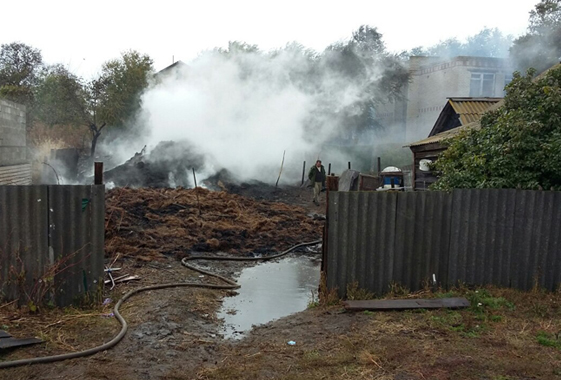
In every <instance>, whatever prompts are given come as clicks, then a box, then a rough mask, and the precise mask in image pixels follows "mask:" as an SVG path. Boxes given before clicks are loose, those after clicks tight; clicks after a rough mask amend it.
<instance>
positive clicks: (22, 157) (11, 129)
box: [0, 99, 28, 166]
mask: <svg viewBox="0 0 561 380" xmlns="http://www.w3.org/2000/svg"><path fill="white" fill-rule="evenodd" d="M25 121H26V120H25V106H23V105H20V104H17V103H14V102H10V101H8V100H3V99H0V166H9V165H19V164H26V163H28V162H27V146H26V145H27V144H26V137H25V136H26V130H25Z"/></svg>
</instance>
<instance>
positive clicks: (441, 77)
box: [405, 56, 512, 142]
mask: <svg viewBox="0 0 561 380" xmlns="http://www.w3.org/2000/svg"><path fill="white" fill-rule="evenodd" d="M410 73H411V82H410V84H409V89H408V92H407V99H408V102H407V116H406V131H405V139H406V141H407V142H412V141H415V140H419V139H422V138H425V137H427V136H428V135H429V133H430V131H431V129H432V127H433V126H434V123H435V122H436V119H437V118H438V115H440V112H441V111H442V109H443V108H444V105H445V104H446V99H447V98H451V97H469V96H472V95H471V94H470V81H471V77H472V73H476V74H477V73H481V74H483V73H485V74H494V86H493V92H492V93H490V94H485V95H480V94H477V95H474V96H488V97H502V96H503V92H504V87H505V79H508V78H510V76H511V74H512V68H511V67H510V66H509V65H508V62H507V61H506V60H505V59H501V58H486V57H464V56H459V57H454V58H449V59H445V60H442V59H435V58H434V57H411V59H410Z"/></svg>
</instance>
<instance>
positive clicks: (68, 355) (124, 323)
mask: <svg viewBox="0 0 561 380" xmlns="http://www.w3.org/2000/svg"><path fill="white" fill-rule="evenodd" d="M319 243H321V240H315V241H311V242H308V243H300V244H297V245H294V246H292V247H290V248H289V249H287V250H286V251H283V252H281V253H279V254H276V255H271V256H264V257H232V256H226V257H220V256H210V257H208V256H188V257H184V258H183V259H182V260H181V264H182V265H183V266H185V267H186V268H188V269H191V270H194V271H196V272H199V273H202V274H205V275H207V276H211V277H215V278H217V279H219V280H221V281H223V282H225V283H226V284H227V285H216V284H201V283H198V282H174V283H168V284H159V285H150V286H144V287H141V288H136V289H133V290H131V291H129V292H128V293H126V294H125V295H124V296H123V297H122V298H121V299H120V300H119V301H118V302H117V304H116V305H115V307H114V308H113V315H114V316H115V319H117V321H118V322H119V323H120V324H121V330H120V331H119V333H118V334H117V335H116V336H115V337H114V338H113V339H111V340H110V341H109V342H107V343H104V344H102V345H99V346H96V347H93V348H89V349H87V350H83V351H77V352H70V353H66V354H60V355H52V356H43V357H38V358H29V359H20V360H13V361H7V362H0V369H2V368H10V367H19V366H23V365H30V364H39V363H52V362H57V361H61V360H67V359H74V358H79V357H84V356H89V355H93V354H96V353H98V352H100V351H105V350H108V349H110V348H113V347H114V346H115V345H117V343H119V342H120V341H121V340H122V339H123V338H124V337H125V334H126V333H127V330H128V324H127V321H125V319H124V318H123V316H122V315H121V313H120V312H119V308H120V307H121V305H122V304H123V303H124V302H125V301H126V300H127V299H129V298H131V297H132V296H134V295H135V294H138V293H141V292H145V291H148V290H158V289H165V288H178V287H186V286H188V287H198V288H207V289H230V290H232V289H238V288H239V287H240V286H239V285H238V284H237V283H236V282H235V281H233V280H230V279H228V278H226V277H224V276H220V275H218V274H216V273H212V272H209V271H206V270H204V269H200V268H197V267H195V266H193V265H190V264H187V262H188V261H193V260H216V261H265V260H272V259H276V258H279V257H281V256H284V255H286V254H288V253H290V252H292V251H294V250H295V249H297V248H300V247H305V246H310V245H316V244H319Z"/></svg>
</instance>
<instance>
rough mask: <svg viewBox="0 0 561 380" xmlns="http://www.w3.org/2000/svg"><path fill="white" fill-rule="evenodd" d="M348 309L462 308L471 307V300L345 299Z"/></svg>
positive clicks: (459, 298)
mask: <svg viewBox="0 0 561 380" xmlns="http://www.w3.org/2000/svg"><path fill="white" fill-rule="evenodd" d="M343 304H344V305H345V309H347V310H357V311H358V310H379V311H383V310H408V309H440V308H449V309H461V308H466V307H469V301H468V300H467V299H465V298H463V297H458V298H431V299H398V300H366V301H345V302H344V303H343Z"/></svg>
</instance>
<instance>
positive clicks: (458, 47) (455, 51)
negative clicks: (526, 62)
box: [404, 28, 513, 58]
mask: <svg viewBox="0 0 561 380" xmlns="http://www.w3.org/2000/svg"><path fill="white" fill-rule="evenodd" d="M512 41H513V37H512V36H511V35H503V33H502V32H501V31H500V30H499V29H497V28H494V29H491V28H483V29H482V30H481V31H480V32H479V33H477V34H475V35H473V36H469V37H468V38H467V39H466V41H465V42H461V41H460V40H458V39H457V38H455V37H454V38H448V39H446V40H444V41H440V42H439V43H438V44H436V45H433V46H430V47H428V48H423V47H417V48H414V49H412V50H411V51H409V52H407V53H406V54H404V55H407V56H411V55H425V56H440V57H456V56H459V55H466V56H475V57H495V58H505V57H508V54H509V49H510V47H511V46H512Z"/></svg>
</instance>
